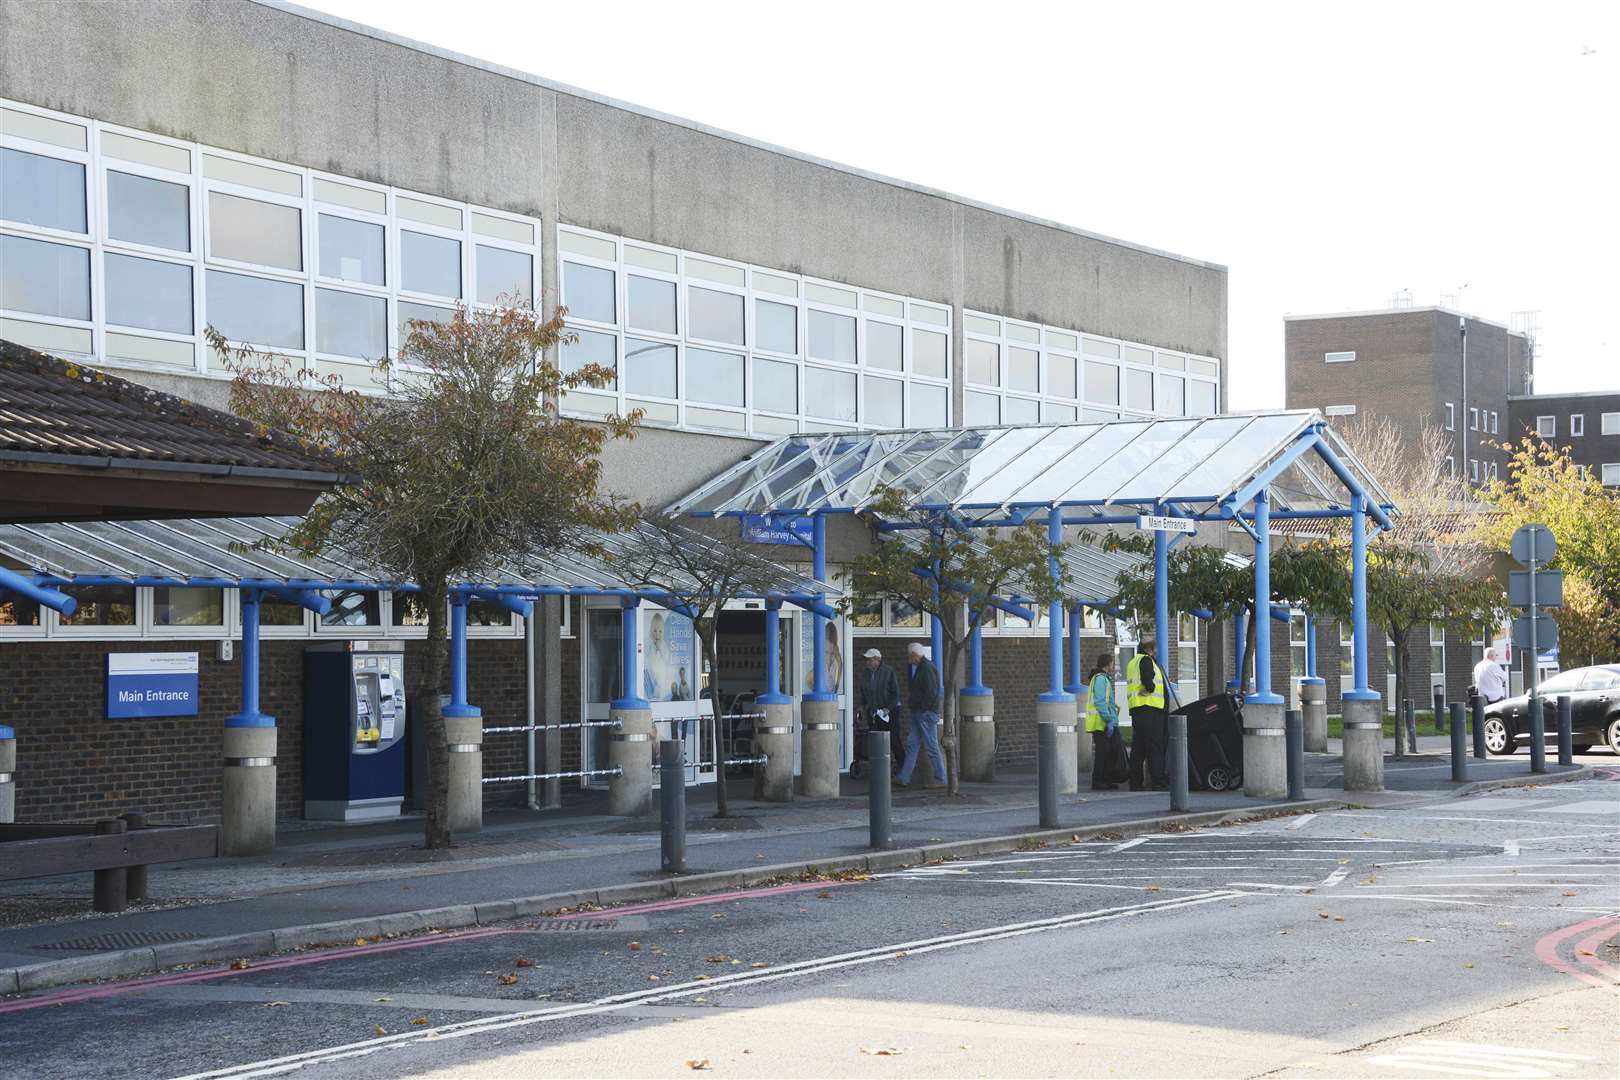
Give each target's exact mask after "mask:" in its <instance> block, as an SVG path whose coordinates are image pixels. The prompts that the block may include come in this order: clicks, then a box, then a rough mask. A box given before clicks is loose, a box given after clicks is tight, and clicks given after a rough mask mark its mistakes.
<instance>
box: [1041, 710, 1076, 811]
mask: <svg viewBox="0 0 1620 1080" xmlns="http://www.w3.org/2000/svg"><path fill="white" fill-rule="evenodd" d="M1035 722H1036V723H1037V724H1056V725H1057V755H1058V794H1059V795H1073V794H1074V793H1075V792H1077V791H1079V790H1080V769H1079V767H1080V751H1079V750H1077V749H1076V748H1075V744H1076V743H1077V742H1079V741H1080V740H1079V739H1078V738H1077V737H1076V735H1075V723H1074V702H1072V701H1037V702H1036V703H1035ZM1036 745H1039V743H1037V744H1036Z"/></svg>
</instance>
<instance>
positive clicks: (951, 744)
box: [939, 636, 962, 795]
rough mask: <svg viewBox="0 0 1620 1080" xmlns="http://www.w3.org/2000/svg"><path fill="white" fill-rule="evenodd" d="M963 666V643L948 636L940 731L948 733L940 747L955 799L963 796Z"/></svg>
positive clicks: (941, 696)
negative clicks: (959, 677)
mask: <svg viewBox="0 0 1620 1080" xmlns="http://www.w3.org/2000/svg"><path fill="white" fill-rule="evenodd" d="M961 662H962V643H961V642H954V641H951V640H950V639H949V637H948V636H947V638H946V642H945V666H944V668H943V669H942V670H941V671H940V682H941V683H943V684H944V686H943V688H942V689H941V690H940V692H939V712H940V720H941V723H940V727H941V728H943V729H944V731H943V737H942V738H941V739H940V744H941V749H943V750H944V751H945V790H946V792H948V793H949V794H951V795H959V794H961V792H962V769H961V754H960V749H961V738H960V734H959V732H960V728H959V725H958V720H957V700H958V699H957V695H956V672H957V669H958V668H959V667H960V666H961Z"/></svg>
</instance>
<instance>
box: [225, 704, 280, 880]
mask: <svg viewBox="0 0 1620 1080" xmlns="http://www.w3.org/2000/svg"><path fill="white" fill-rule="evenodd" d="M224 730H225V736H224V748H225V781H224V805H223V806H222V807H221V808H220V809H221V826H220V847H221V848H222V850H223V851H224V852H225V854H226V855H267V854H269V853H270V852H271V851H274V850H275V847H276V729H275V728H274V727H228V728H225V729H224Z"/></svg>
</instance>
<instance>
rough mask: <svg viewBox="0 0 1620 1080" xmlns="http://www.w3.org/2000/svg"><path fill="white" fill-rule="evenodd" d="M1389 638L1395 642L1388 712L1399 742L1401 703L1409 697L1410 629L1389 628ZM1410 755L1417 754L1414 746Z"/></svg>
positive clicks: (1402, 714)
mask: <svg viewBox="0 0 1620 1080" xmlns="http://www.w3.org/2000/svg"><path fill="white" fill-rule="evenodd" d="M1389 637H1390V640H1391V641H1393V642H1395V700H1394V701H1393V702H1392V703H1391V706H1392V707H1391V709H1390V711H1391V712H1393V713H1394V714H1395V739H1396V741H1397V742H1399V741H1400V737H1401V735H1400V732H1401V719H1402V717H1403V716H1404V715H1405V713H1404V711H1403V710H1404V708H1405V706H1404V705H1403V704H1402V703H1403V702H1404V701H1406V699H1407V698H1408V697H1410V696H1411V693H1410V690H1411V686H1410V684H1411V674H1412V657H1411V656H1410V654H1409V653H1408V650H1407V647H1408V645H1410V643H1411V641H1412V628H1411V627H1410V626H1408V627H1406V628H1404V629H1400V628H1397V627H1390V635H1389ZM1414 707H1415V703H1414ZM1412 753H1414V754H1415V753H1417V747H1416V746H1413V747H1412Z"/></svg>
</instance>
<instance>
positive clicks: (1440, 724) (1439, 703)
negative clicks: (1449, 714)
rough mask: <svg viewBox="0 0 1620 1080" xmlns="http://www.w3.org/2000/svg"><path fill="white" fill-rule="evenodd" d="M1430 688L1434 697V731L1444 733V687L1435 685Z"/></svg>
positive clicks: (1439, 733)
mask: <svg viewBox="0 0 1620 1080" xmlns="http://www.w3.org/2000/svg"><path fill="white" fill-rule="evenodd" d="M1430 689H1431V692H1432V696H1433V698H1434V701H1433V704H1432V707H1433V709H1434V733H1435V734H1436V735H1444V734H1445V733H1446V688H1445V687H1443V686H1435V687H1431V688H1430Z"/></svg>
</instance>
